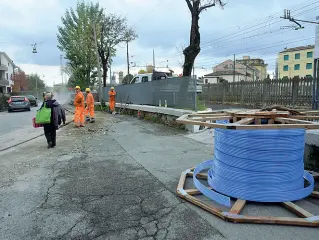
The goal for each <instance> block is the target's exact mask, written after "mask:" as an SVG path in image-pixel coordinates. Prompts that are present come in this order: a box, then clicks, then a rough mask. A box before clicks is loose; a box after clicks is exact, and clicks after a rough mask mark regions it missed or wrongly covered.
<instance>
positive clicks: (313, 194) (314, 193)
mask: <svg viewBox="0 0 319 240" xmlns="http://www.w3.org/2000/svg"><path fill="white" fill-rule="evenodd" d="M311 197H314V198H319V192H317V191H313V192H312V193H311Z"/></svg>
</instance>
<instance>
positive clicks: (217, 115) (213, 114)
mask: <svg viewBox="0 0 319 240" xmlns="http://www.w3.org/2000/svg"><path fill="white" fill-rule="evenodd" d="M224 116H230V113H212V112H209V113H195V114H189V115H188V117H224Z"/></svg>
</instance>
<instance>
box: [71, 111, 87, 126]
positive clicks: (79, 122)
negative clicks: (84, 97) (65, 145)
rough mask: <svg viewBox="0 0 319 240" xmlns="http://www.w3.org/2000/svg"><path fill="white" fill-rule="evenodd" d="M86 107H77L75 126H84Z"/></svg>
mask: <svg viewBox="0 0 319 240" xmlns="http://www.w3.org/2000/svg"><path fill="white" fill-rule="evenodd" d="M84 111H85V110H84V107H75V113H74V123H75V126H77V127H80V126H84Z"/></svg>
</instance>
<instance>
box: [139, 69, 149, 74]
mask: <svg viewBox="0 0 319 240" xmlns="http://www.w3.org/2000/svg"><path fill="white" fill-rule="evenodd" d="M144 73H147V71H145V70H144V69H141V70H139V71H138V74H144Z"/></svg>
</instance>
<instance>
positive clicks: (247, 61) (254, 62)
mask: <svg viewBox="0 0 319 240" xmlns="http://www.w3.org/2000/svg"><path fill="white" fill-rule="evenodd" d="M238 63H240V64H242V65H244V66H249V67H255V68H256V69H258V71H259V73H260V75H259V76H258V79H256V80H265V79H266V78H267V66H268V64H266V63H265V61H264V60H263V59H260V58H250V56H244V57H243V59H240V60H236V64H238Z"/></svg>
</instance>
